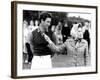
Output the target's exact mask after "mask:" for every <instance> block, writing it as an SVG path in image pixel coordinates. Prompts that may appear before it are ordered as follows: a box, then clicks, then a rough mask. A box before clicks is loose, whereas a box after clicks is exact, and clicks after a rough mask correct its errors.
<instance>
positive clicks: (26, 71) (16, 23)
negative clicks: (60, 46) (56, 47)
mask: <svg viewBox="0 0 100 80" xmlns="http://www.w3.org/2000/svg"><path fill="white" fill-rule="evenodd" d="M97 10H98V8H97V6H88V5H72V4H58V3H40V2H24V1H12V2H11V77H12V78H32V77H50V76H65V75H66V76H67V75H80V74H96V73H97V72H98V69H97V65H98V64H97V62H98V61H97V60H98V59H97V55H98V54H97V49H98V47H97V44H98V43H97V42H98V41H97V38H98V36H97V35H98V32H97V28H98V26H97V23H98V20H97ZM42 12H49V13H51V14H53V21H51V24H52V25H55V24H56V23H57V22H56V21H57V20H60V19H63V22H62V23H63V24H65V23H66V22H69V23H68V24H67V25H70V26H71V25H72V24H74V23H75V22H77V23H84V22H85V21H86V22H88V23H89V25H90V33H89V35H90V38H89V39H90V47H89V53H90V54H89V55H90V58H89V59H90V62H89V66H77V65H75V66H74V65H73V67H72V66H71V67H68V66H67V63H68V62H67V60H66V61H65V59H66V58H67V57H65V58H64V57H62V58H61V60H60V58H58V57H55V58H57V59H58V60H56V59H55V58H53V59H52V64H53V67H52V68H39V69H35V68H34V69H31V68H30V65H27V64H26V63H25V64H24V58H23V57H25V54H23V44H24V43H23V42H24V38H23V36H25V33H26V32H24V31H23V30H24V28H23V23H24V20H27V22H26V21H25V23H26V24H29V21H30V20H34V22H35V21H36V20H38V18H39V15H40V14H41V13H42ZM34 24H35V23H34ZM38 26H39V21H38ZM71 28H72V27H71ZM63 32H66V31H63ZM67 34H68V33H67ZM63 36H64V35H63ZM65 41H66V40H65ZM62 55H66V56H67V54H62ZM56 56H60V55H56ZM63 59H64V60H63ZM56 61H58V62H56ZM60 61H62V62H60ZM65 64H66V65H65ZM44 65H48V64H47V63H46V64H44ZM62 65H64V66H62ZM59 66H60V67H59ZM66 66H67V67H66ZM39 67H40V66H39Z"/></svg>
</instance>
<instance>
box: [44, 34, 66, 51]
mask: <svg viewBox="0 0 100 80" xmlns="http://www.w3.org/2000/svg"><path fill="white" fill-rule="evenodd" d="M43 35H44V38H45V40H46V41H47V42H48V43H49V44H48V47H49V48H50V49H51V50H52V51H53V52H58V53H62V52H63V51H64V49H65V44H62V45H55V44H54V42H52V41H51V39H50V38H49V37H48V36H47V35H46V34H43Z"/></svg>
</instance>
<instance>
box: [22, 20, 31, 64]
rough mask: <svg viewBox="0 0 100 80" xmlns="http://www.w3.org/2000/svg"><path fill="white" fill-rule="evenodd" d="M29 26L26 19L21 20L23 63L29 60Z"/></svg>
mask: <svg viewBox="0 0 100 80" xmlns="http://www.w3.org/2000/svg"><path fill="white" fill-rule="evenodd" d="M30 31H31V30H30V27H29V26H28V22H27V21H26V20H24V21H23V59H24V63H29V62H31V57H32V51H31V49H30Z"/></svg>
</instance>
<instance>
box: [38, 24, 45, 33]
mask: <svg viewBox="0 0 100 80" xmlns="http://www.w3.org/2000/svg"><path fill="white" fill-rule="evenodd" d="M39 29H40V31H41V32H43V33H44V32H45V30H44V28H43V26H42V25H41V24H40V26H39Z"/></svg>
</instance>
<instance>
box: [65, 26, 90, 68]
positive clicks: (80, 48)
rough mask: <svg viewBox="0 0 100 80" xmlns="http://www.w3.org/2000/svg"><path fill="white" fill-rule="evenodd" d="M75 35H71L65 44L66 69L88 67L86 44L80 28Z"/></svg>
mask: <svg viewBox="0 0 100 80" xmlns="http://www.w3.org/2000/svg"><path fill="white" fill-rule="evenodd" d="M76 34H77V37H75V36H73V35H72V37H71V38H70V39H67V40H66V42H65V46H66V49H67V56H66V59H67V60H66V66H67V67H73V66H87V65H89V62H88V61H89V53H88V43H87V41H86V40H84V39H83V33H82V28H81V27H79V28H78V30H77V32H76Z"/></svg>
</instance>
